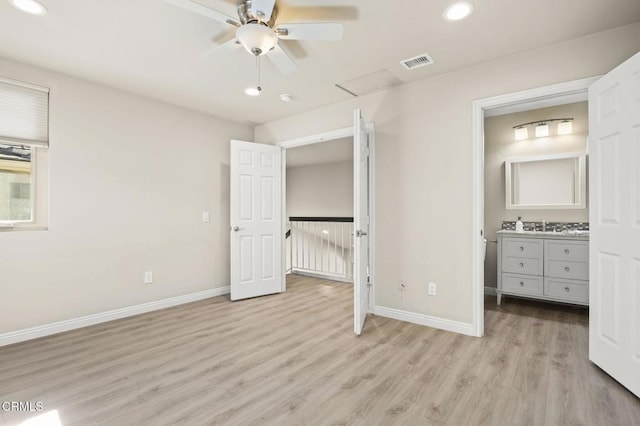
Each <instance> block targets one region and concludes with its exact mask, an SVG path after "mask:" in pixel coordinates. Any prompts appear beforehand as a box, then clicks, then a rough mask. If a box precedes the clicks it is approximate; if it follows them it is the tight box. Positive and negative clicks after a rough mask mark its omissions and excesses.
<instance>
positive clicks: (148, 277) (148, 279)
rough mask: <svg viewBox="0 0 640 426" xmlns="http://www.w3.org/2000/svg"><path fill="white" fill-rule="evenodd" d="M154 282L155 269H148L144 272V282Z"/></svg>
mask: <svg viewBox="0 0 640 426" xmlns="http://www.w3.org/2000/svg"><path fill="white" fill-rule="evenodd" d="M152 282H153V271H147V272H145V273H144V283H145V284H151V283H152Z"/></svg>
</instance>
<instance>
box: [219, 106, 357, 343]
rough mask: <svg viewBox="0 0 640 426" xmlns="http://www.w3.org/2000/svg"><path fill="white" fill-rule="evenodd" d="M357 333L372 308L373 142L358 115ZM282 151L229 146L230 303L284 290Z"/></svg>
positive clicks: (247, 145)
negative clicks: (370, 291) (370, 167)
mask: <svg viewBox="0 0 640 426" xmlns="http://www.w3.org/2000/svg"><path fill="white" fill-rule="evenodd" d="M353 145H354V157H355V160H354V229H355V230H356V235H355V238H354V241H355V243H354V331H355V333H356V334H360V333H361V332H362V328H363V327H364V321H365V319H366V315H367V312H368V307H369V232H370V231H369V157H370V155H369V138H368V134H367V128H366V125H365V123H364V121H363V120H362V115H361V113H360V110H356V111H354V144H353ZM282 151H283V148H281V147H279V146H274V145H265V144H257V143H252V142H244V141H236V140H232V141H231V163H230V222H231V223H230V233H231V236H230V249H231V252H230V258H231V300H240V299H247V298H251V297H257V296H264V295H267V294H274V293H280V292H283V291H284V290H285V288H286V287H285V267H284V250H283V244H284V241H285V237H284V229H283V224H284V217H283V216H284V207H283V202H282V201H283V194H282V192H283V182H282V177H283V170H282V169H283V164H282V158H283V155H282Z"/></svg>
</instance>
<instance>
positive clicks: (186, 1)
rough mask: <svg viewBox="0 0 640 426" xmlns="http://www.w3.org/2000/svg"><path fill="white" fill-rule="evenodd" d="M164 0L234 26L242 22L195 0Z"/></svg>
mask: <svg viewBox="0 0 640 426" xmlns="http://www.w3.org/2000/svg"><path fill="white" fill-rule="evenodd" d="M164 1H165V2H167V3H169V4H172V5H174V6H177V7H180V8H182V9H185V10H188V11H190V12H194V13H197V14H198V15H201V16H205V17H207V18H211V19H213V20H216V21H218V22H222V23H224V24H229V25H233V26H234V27H239V26H240V22H238V20H237V19H234V18H232V17H230V16H228V15H225V14H224V13H220V12H218V11H217V10H214V9H211V8H209V7H206V6H203V5H201V4H200V3H196V2H195V1H192V0H164Z"/></svg>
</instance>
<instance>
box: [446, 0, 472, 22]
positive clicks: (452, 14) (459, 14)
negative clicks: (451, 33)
mask: <svg viewBox="0 0 640 426" xmlns="http://www.w3.org/2000/svg"><path fill="white" fill-rule="evenodd" d="M471 12H473V5H472V4H471V3H469V2H466V1H459V2H457V3H454V4H452V5H451V6H449V7H448V8H446V9H445V11H444V13H443V16H444V19H446V20H447V21H459V20H461V19H464V18H466V17H467V16H469V15H471Z"/></svg>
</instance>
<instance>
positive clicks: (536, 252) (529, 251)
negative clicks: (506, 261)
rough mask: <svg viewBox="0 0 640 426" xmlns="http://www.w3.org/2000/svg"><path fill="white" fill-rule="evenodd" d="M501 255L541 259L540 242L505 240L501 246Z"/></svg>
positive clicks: (518, 239)
mask: <svg viewBox="0 0 640 426" xmlns="http://www.w3.org/2000/svg"><path fill="white" fill-rule="evenodd" d="M502 255H503V256H508V257H528V258H533V259H536V258H538V259H539V258H540V257H542V240H534V239H525V238H505V239H504V241H503V244H502Z"/></svg>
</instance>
